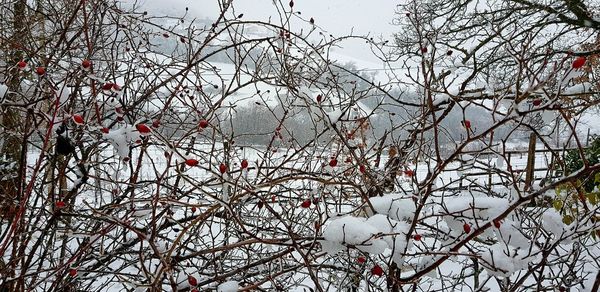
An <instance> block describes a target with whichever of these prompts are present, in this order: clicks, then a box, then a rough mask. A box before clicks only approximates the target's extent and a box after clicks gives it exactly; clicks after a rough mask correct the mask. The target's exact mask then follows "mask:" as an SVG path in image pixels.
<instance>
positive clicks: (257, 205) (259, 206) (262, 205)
mask: <svg viewBox="0 0 600 292" xmlns="http://www.w3.org/2000/svg"><path fill="white" fill-rule="evenodd" d="M264 206H265V203H264V202H263V201H258V203H256V207H258V208H259V209H262V207H264Z"/></svg>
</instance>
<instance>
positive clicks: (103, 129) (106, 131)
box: [100, 127, 110, 134]
mask: <svg viewBox="0 0 600 292" xmlns="http://www.w3.org/2000/svg"><path fill="white" fill-rule="evenodd" d="M100 131H102V133H104V134H108V132H109V131H110V130H109V129H108V128H107V127H104V128H102V129H100Z"/></svg>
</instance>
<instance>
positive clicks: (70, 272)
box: [69, 269, 77, 277]
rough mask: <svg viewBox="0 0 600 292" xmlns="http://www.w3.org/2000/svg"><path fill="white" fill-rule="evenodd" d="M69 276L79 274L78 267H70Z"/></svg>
mask: <svg viewBox="0 0 600 292" xmlns="http://www.w3.org/2000/svg"><path fill="white" fill-rule="evenodd" d="M69 276H71V277H75V276H77V269H70V270H69Z"/></svg>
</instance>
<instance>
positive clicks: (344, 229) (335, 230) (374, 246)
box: [323, 216, 385, 254]
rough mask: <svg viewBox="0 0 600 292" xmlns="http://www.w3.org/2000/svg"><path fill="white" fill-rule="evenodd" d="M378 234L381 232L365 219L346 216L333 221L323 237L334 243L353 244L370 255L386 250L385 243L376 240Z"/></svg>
mask: <svg viewBox="0 0 600 292" xmlns="http://www.w3.org/2000/svg"><path fill="white" fill-rule="evenodd" d="M378 233H379V230H378V229H377V228H375V227H374V226H372V225H370V224H369V223H367V220H366V219H365V218H359V217H354V216H345V217H341V218H337V219H334V220H332V221H331V223H330V224H329V225H328V226H327V229H325V231H324V232H323V237H324V238H325V240H327V241H330V242H333V243H338V244H351V245H355V246H357V247H358V248H359V249H361V250H363V249H364V250H365V251H367V252H369V253H373V254H380V253H383V249H385V246H384V245H385V242H383V241H382V240H381V239H376V238H374V236H375V235H376V234H378ZM334 246H335V245H334ZM382 248H383V249H382Z"/></svg>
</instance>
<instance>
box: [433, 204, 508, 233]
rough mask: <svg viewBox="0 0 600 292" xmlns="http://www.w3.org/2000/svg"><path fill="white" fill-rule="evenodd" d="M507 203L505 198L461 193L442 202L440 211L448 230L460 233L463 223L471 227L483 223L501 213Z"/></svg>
mask: <svg viewBox="0 0 600 292" xmlns="http://www.w3.org/2000/svg"><path fill="white" fill-rule="evenodd" d="M509 205H510V201H509V200H507V199H502V198H493V197H488V196H481V197H474V196H468V195H463V196H458V197H453V198H452V199H451V200H447V201H446V202H444V205H443V206H442V210H440V211H442V212H443V213H445V215H444V221H446V224H447V225H448V227H449V228H450V230H451V231H452V232H453V233H462V232H463V225H464V224H465V223H466V224H469V225H471V226H472V227H477V226H478V225H483V224H485V223H487V222H489V221H490V220H492V219H495V218H496V217H498V216H499V215H500V214H502V213H503V212H504V211H505V210H506V208H507V207H508V206H509ZM487 235H488V236H489V235H490V234H487Z"/></svg>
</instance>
